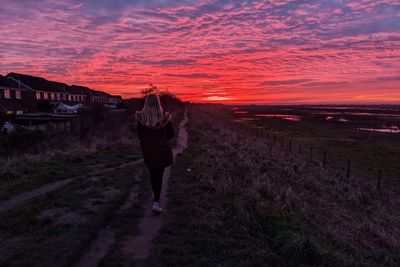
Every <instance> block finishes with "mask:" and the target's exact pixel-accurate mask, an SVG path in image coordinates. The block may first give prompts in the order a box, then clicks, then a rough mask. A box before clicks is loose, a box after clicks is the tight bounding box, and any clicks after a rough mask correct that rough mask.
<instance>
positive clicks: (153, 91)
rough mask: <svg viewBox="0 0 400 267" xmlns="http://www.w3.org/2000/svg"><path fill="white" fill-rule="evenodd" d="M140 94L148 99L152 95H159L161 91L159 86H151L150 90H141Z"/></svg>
mask: <svg viewBox="0 0 400 267" xmlns="http://www.w3.org/2000/svg"><path fill="white" fill-rule="evenodd" d="M140 92H141V94H142V96H143V97H146V96H148V95H150V94H155V95H157V94H158V93H159V90H158V88H157V86H154V85H153V84H149V87H148V88H143V89H142V90H140Z"/></svg>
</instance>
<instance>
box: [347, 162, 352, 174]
mask: <svg viewBox="0 0 400 267" xmlns="http://www.w3.org/2000/svg"><path fill="white" fill-rule="evenodd" d="M350 166H351V161H350V160H347V179H349V178H350Z"/></svg>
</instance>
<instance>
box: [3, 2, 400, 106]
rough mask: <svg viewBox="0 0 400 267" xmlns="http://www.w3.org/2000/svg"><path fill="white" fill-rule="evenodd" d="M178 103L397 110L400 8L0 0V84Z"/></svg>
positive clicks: (379, 4)
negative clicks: (29, 78) (172, 98)
mask: <svg viewBox="0 0 400 267" xmlns="http://www.w3.org/2000/svg"><path fill="white" fill-rule="evenodd" d="M9 72H19V73H25V74H30V75H38V76H42V77H45V78H47V79H53V80H58V81H61V82H66V83H68V84H79V85H85V86H88V87H92V88H95V89H101V90H105V91H108V92H110V93H113V94H121V95H123V96H124V97H134V96H138V92H139V90H140V89H141V88H144V87H146V85H147V84H149V83H153V84H155V85H157V86H158V87H160V88H163V89H168V90H170V91H172V92H175V93H177V94H178V95H179V96H180V97H181V98H183V99H184V100H190V101H208V102H210V101H215V102H225V103H400V2H399V0H387V1H380V0H355V1H353V0H319V1H292V0H283V1H256V0H253V1H251V0H247V1H234V0H200V1H194V0H174V1H172V0H159V1H156V0H131V1H128V0H114V1H106V0H88V1H81V0H40V1H39V0H18V1H8V0H0V74H2V75H5V74H7V73H9Z"/></svg>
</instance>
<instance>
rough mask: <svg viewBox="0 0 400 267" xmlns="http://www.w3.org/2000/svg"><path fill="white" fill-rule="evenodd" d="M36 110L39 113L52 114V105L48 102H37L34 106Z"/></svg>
mask: <svg viewBox="0 0 400 267" xmlns="http://www.w3.org/2000/svg"><path fill="white" fill-rule="evenodd" d="M36 108H37V110H38V111H39V112H45V113H51V112H53V105H52V104H51V103H50V101H49V100H39V101H38V102H37V104H36Z"/></svg>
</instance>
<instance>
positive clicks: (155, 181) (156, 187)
mask: <svg viewBox="0 0 400 267" xmlns="http://www.w3.org/2000/svg"><path fill="white" fill-rule="evenodd" d="M163 175H164V168H161V169H150V176H151V188H152V189H153V193H154V202H158V201H159V200H160V194H161V187H162V181H163Z"/></svg>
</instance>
